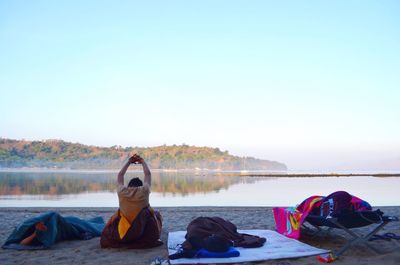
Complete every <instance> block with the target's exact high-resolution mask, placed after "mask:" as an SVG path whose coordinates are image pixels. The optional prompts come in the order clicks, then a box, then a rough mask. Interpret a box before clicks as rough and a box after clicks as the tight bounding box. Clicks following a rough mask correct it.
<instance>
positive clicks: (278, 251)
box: [168, 230, 329, 264]
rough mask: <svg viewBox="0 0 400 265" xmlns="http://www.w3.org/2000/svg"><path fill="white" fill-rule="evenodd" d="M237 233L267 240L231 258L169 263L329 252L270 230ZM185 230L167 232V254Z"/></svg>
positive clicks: (196, 260)
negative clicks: (261, 244)
mask: <svg viewBox="0 0 400 265" xmlns="http://www.w3.org/2000/svg"><path fill="white" fill-rule="evenodd" d="M238 232H239V233H245V234H250V235H257V236H260V237H265V238H266V239H267V242H266V243H265V244H264V246H262V247H260V248H241V247H237V248H236V249H237V250H239V252H240V256H239V257H232V258H192V259H186V258H181V259H176V260H170V263H171V264H206V263H239V262H249V261H262V260H271V259H284V258H298V257H306V256H314V255H319V254H323V253H327V252H329V250H325V249H320V248H315V247H313V246H310V245H307V244H305V243H302V242H300V241H298V240H295V239H291V238H287V237H285V236H283V235H281V234H279V233H277V232H275V231H272V230H238ZM185 235H186V231H175V232H169V233H168V253H169V255H171V254H173V253H175V252H176V251H177V245H178V244H182V243H183V241H185Z"/></svg>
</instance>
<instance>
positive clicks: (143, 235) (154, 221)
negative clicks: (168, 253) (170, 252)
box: [100, 207, 163, 249]
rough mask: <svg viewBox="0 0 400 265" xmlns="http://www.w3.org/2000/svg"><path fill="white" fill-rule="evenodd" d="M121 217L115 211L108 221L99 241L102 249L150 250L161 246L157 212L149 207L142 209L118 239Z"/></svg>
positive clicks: (158, 214)
mask: <svg viewBox="0 0 400 265" xmlns="http://www.w3.org/2000/svg"><path fill="white" fill-rule="evenodd" d="M120 220H121V215H120V214H119V211H117V212H116V213H115V214H114V215H113V216H112V217H111V218H110V220H109V221H108V223H107V225H106V226H105V228H104V230H103V232H102V234H101V239H100V245H101V247H102V248H137V249H142V248H152V247H157V246H160V245H162V244H163V243H162V242H161V241H160V234H161V226H162V218H161V215H160V213H159V212H157V211H153V209H151V208H150V207H146V208H143V209H142V210H141V211H140V213H139V214H138V215H137V216H136V218H135V220H134V221H133V222H132V224H131V226H130V228H129V229H128V231H127V232H126V234H125V235H124V236H123V238H122V239H121V238H120V234H119V232H118V224H119V222H120Z"/></svg>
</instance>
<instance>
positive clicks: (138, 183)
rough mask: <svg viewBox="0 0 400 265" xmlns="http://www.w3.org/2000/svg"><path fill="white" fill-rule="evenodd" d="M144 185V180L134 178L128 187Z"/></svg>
mask: <svg viewBox="0 0 400 265" xmlns="http://www.w3.org/2000/svg"><path fill="white" fill-rule="evenodd" d="M140 186H143V182H142V181H141V180H140V179H139V178H133V179H131V180H130V181H129V184H128V187H140Z"/></svg>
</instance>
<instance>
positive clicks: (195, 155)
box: [0, 138, 286, 170]
mask: <svg viewBox="0 0 400 265" xmlns="http://www.w3.org/2000/svg"><path fill="white" fill-rule="evenodd" d="M134 153H137V154H139V155H141V156H142V157H143V158H144V159H145V160H146V161H147V162H148V164H150V166H151V168H153V169H155V168H159V169H195V168H200V169H221V170H286V165H285V164H282V163H279V162H276V161H269V160H261V159H257V158H253V157H238V156H233V155H230V154H229V153H228V151H221V150H220V149H219V148H210V147H196V146H189V145H185V144H183V145H170V146H168V145H162V146H156V147H126V148H123V147H121V146H112V147H98V146H88V145H83V144H79V143H69V142H65V141H62V140H46V141H25V140H11V139H4V138H0V168H1V167H3V168H18V167H50V168H71V169H117V168H120V167H121V165H122V163H123V162H124V161H125V160H126V159H127V158H128V157H129V155H131V154H134Z"/></svg>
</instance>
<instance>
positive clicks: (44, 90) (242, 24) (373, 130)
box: [0, 0, 400, 170]
mask: <svg viewBox="0 0 400 265" xmlns="http://www.w3.org/2000/svg"><path fill="white" fill-rule="evenodd" d="M399 13H400V2H399V1H334V2H327V1H302V2H298V1H66V0H64V1H28V0H26V1H16V0H3V1H0V92H1V98H0V137H6V138H13V139H22V138H24V139H28V140H42V139H48V138H52V139H64V140H67V141H72V142H80V143H84V144H93V145H101V146H111V145H122V146H154V145H160V144H181V143H186V144H189V145H197V146H213V147H220V148H221V149H222V150H229V151H230V153H232V154H235V155H241V156H244V155H246V156H247V155H249V156H256V157H259V158H265V159H271V160H279V161H282V162H285V163H287V164H288V166H289V167H290V168H291V169H310V170H320V169H323V170H340V169H351V170H357V169H358V170H362V169H374V168H378V169H380V168H383V169H399V170H400V137H399V135H400V104H399V102H400V16H399ZM374 163H378V164H379V165H378V166H375V165H374Z"/></svg>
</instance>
